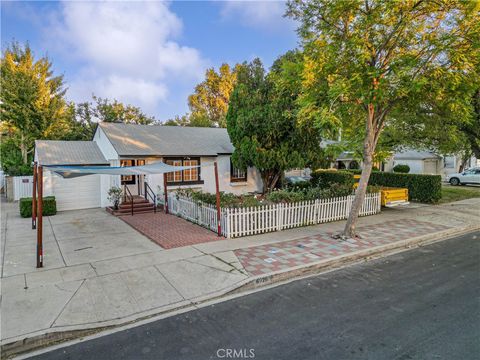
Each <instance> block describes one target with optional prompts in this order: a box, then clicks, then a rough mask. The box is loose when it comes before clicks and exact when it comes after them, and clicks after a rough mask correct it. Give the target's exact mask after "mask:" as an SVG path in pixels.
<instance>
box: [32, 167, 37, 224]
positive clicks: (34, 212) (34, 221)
mask: <svg viewBox="0 0 480 360" xmlns="http://www.w3.org/2000/svg"><path fill="white" fill-rule="evenodd" d="M32 190H33V191H32V229H36V228H37V162H36V161H35V162H34V163H33V189H32Z"/></svg>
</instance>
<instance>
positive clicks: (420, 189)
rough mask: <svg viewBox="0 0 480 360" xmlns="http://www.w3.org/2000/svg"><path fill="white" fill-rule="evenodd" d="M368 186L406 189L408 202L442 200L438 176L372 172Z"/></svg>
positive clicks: (439, 177) (440, 182)
mask: <svg viewBox="0 0 480 360" xmlns="http://www.w3.org/2000/svg"><path fill="white" fill-rule="evenodd" d="M352 173H353V172H352ZM356 173H357V172H356ZM358 173H360V172H358ZM368 184H369V185H373V186H388V187H399V188H407V189H408V197H409V200H413V201H418V202H423V203H436V202H438V201H439V200H440V199H441V198H442V177H441V176H440V175H423V174H402V173H389V172H382V171H372V173H371V174H370V180H369V181H368Z"/></svg>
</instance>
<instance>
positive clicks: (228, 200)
mask: <svg viewBox="0 0 480 360" xmlns="http://www.w3.org/2000/svg"><path fill="white" fill-rule="evenodd" d="M176 194H177V195H178V196H182V197H186V198H189V199H192V200H193V201H197V202H202V203H205V204H210V205H216V204H217V196H216V195H215V194H210V193H205V192H202V191H195V190H192V189H178V190H176ZM258 205H261V203H260V201H259V200H258V199H257V198H256V197H255V196H254V195H239V196H237V195H234V194H230V193H225V192H220V206H221V207H240V206H258Z"/></svg>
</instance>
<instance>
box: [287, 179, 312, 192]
mask: <svg viewBox="0 0 480 360" xmlns="http://www.w3.org/2000/svg"><path fill="white" fill-rule="evenodd" d="M312 186H313V184H312V182H311V181H300V182H297V183H295V184H292V183H289V182H287V183H285V185H284V189H286V190H289V191H302V190H306V189H310V188H311V187H312Z"/></svg>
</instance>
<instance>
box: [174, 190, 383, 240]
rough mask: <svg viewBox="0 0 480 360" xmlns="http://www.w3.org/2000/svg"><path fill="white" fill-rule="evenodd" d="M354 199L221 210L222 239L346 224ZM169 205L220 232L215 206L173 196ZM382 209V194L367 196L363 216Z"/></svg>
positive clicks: (180, 214) (347, 197)
mask: <svg viewBox="0 0 480 360" xmlns="http://www.w3.org/2000/svg"><path fill="white" fill-rule="evenodd" d="M353 199H354V195H349V196H345V197H338V198H331V199H318V200H312V201H300V202H294V203H286V204H283V203H281V204H273V205H263V206H255V207H246V208H222V209H221V228H222V235H223V236H225V237H227V238H235V237H241V236H248V235H254V234H261V233H266V232H272V231H281V230H283V229H291V228H295V227H300V226H307V225H314V224H320V223H325V222H330V221H337V220H343V219H346V218H348V214H349V213H350V209H351V207H352V202H353ZM168 205H169V210H170V212H171V213H172V214H175V215H177V216H180V217H182V218H184V219H186V220H189V221H191V222H193V223H196V224H199V225H201V226H203V227H206V228H207V229H210V230H212V231H215V232H216V231H217V211H216V208H215V206H214V205H209V204H203V203H198V202H195V201H192V200H191V199H186V198H181V197H177V196H176V195H174V194H172V195H170V196H169V198H168ZM380 208H381V203H380V193H372V194H367V195H366V196H365V200H364V202H363V205H362V208H361V209H360V216H366V215H373V214H377V213H379V212H380Z"/></svg>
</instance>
